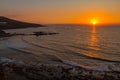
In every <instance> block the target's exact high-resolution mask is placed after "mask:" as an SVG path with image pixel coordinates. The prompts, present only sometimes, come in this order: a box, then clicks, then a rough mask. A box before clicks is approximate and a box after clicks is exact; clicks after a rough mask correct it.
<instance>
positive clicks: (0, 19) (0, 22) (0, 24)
mask: <svg viewBox="0 0 120 80" xmlns="http://www.w3.org/2000/svg"><path fill="white" fill-rule="evenodd" d="M28 27H43V25H41V24H34V23H28V22H22V21H18V20H13V19H10V18H6V17H4V16H0V29H16V28H28Z"/></svg>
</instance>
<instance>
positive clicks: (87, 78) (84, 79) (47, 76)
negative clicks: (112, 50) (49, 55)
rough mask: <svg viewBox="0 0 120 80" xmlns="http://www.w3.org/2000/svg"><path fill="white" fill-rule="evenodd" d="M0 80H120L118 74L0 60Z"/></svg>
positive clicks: (66, 66)
mask: <svg viewBox="0 0 120 80" xmlns="http://www.w3.org/2000/svg"><path fill="white" fill-rule="evenodd" d="M0 80H120V72H117V71H116V72H115V71H114V72H107V71H94V70H87V69H84V68H80V67H72V66H68V65H59V64H58V65H53V64H41V63H34V64H29V63H24V62H21V61H17V60H15V59H8V58H0Z"/></svg>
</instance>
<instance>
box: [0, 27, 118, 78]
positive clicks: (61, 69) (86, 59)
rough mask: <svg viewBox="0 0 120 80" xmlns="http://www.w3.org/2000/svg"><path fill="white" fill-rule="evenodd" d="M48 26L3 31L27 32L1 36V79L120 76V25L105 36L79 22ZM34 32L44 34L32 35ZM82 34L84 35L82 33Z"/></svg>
mask: <svg viewBox="0 0 120 80" xmlns="http://www.w3.org/2000/svg"><path fill="white" fill-rule="evenodd" d="M47 26H48V27H39V28H26V29H12V30H4V31H5V32H7V33H10V34H13V33H15V32H16V34H24V35H14V36H11V37H5V38H1V39H0V42H1V45H0V50H1V53H0V56H1V57H0V66H1V67H0V70H1V71H0V79H1V80H119V79H120V61H119V53H118V52H119V40H120V39H119V38H117V39H116V36H117V35H118V33H117V30H119V28H116V29H115V28H114V29H115V30H116V33H113V32H112V31H111V32H109V34H115V35H116V36H114V35H113V36H112V35H107V33H108V32H106V33H105V34H106V35H107V36H105V35H101V32H100V29H101V31H103V29H102V28H100V29H99V31H98V32H97V33H92V32H91V31H92V28H90V27H78V26H79V25H47ZM73 26H74V27H73ZM98 28H99V27H98ZM105 28H107V27H105ZM82 30H84V31H82ZM111 30H113V28H112V29H111ZM34 32H37V34H42V35H39V36H37V35H31V34H34ZM43 33H45V35H43ZM49 33H57V34H53V35H51V34H49ZM58 33H59V34H58ZM83 33H84V36H83V35H81V34H83ZM90 33H91V34H90ZM102 33H103V32H102ZM29 34H30V35H29ZM75 34H77V35H76V36H75ZM89 34H90V35H89ZM98 36H99V37H98ZM93 37H94V38H93ZM103 37H104V38H103ZM106 37H107V38H106ZM111 37H115V38H114V39H113V41H114V40H115V41H114V42H115V43H111V41H110V40H109V38H110V39H111ZM92 39H95V40H96V41H93V40H92ZM100 39H101V41H99V40H100ZM106 39H107V42H106ZM102 41H103V42H102ZM88 42H89V43H88ZM116 43H117V44H116ZM104 44H105V45H104ZM111 48H113V49H111Z"/></svg>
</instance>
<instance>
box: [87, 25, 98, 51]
mask: <svg viewBox="0 0 120 80" xmlns="http://www.w3.org/2000/svg"><path fill="white" fill-rule="evenodd" d="M97 43H98V38H97V32H96V26H93V27H92V32H91V35H90V44H89V45H90V48H91V49H94V50H99V48H97Z"/></svg>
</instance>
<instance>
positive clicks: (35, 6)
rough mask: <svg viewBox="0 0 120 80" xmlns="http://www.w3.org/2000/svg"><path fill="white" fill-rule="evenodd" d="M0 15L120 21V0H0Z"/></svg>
mask: <svg viewBox="0 0 120 80" xmlns="http://www.w3.org/2000/svg"><path fill="white" fill-rule="evenodd" d="M0 11H1V13H0V15H1V16H7V17H10V18H13V19H17V20H22V21H27V22H33V23H42V24H57V23H58V24H60V23H61V24H64V23H68V24H89V23H91V20H97V21H98V23H99V24H120V0H59V1H58V0H1V1H0Z"/></svg>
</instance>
